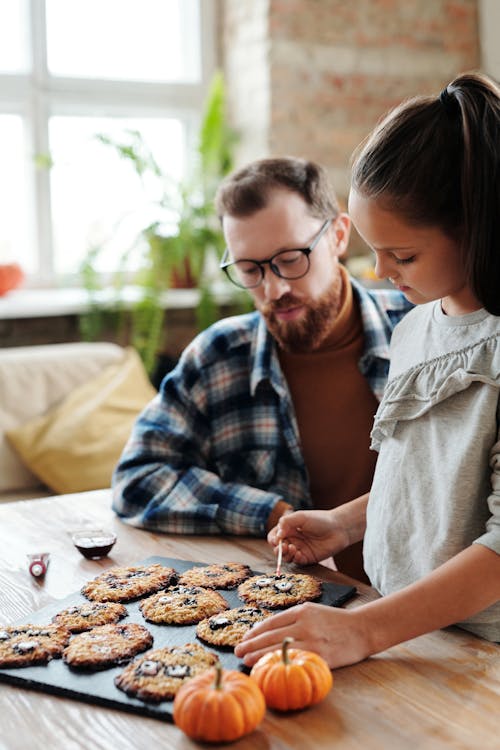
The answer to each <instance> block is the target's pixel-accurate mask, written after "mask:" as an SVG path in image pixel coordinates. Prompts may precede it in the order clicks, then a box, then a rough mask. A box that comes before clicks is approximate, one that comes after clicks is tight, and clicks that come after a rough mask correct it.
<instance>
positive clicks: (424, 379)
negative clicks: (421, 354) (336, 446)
mask: <svg viewBox="0 0 500 750" xmlns="http://www.w3.org/2000/svg"><path fill="white" fill-rule="evenodd" d="M485 373H486V374H485ZM475 382H481V383H485V384H486V385H489V386H492V387H494V388H496V389H497V390H500V334H495V335H493V336H490V337H488V338H484V339H481V340H480V341H478V342H476V343H474V344H473V345H471V346H469V347H465V348H463V349H460V350H457V351H454V352H451V353H448V354H445V355H443V356H439V357H436V358H434V359H430V360H428V361H425V362H422V363H420V364H418V365H415V366H414V367H411V368H410V369H409V370H406V371H405V372H403V373H401V374H400V375H398V376H397V377H395V378H394V379H392V380H390V381H389V382H388V383H387V386H386V388H385V391H384V396H383V399H382V401H381V403H380V405H379V408H378V410H377V413H376V415H375V421H374V425H373V429H372V433H371V447H372V449H373V450H379V448H380V445H381V443H382V441H383V440H384V439H385V438H388V437H391V436H392V434H393V433H394V430H395V428H396V425H397V423H398V422H404V421H410V420H412V419H417V418H419V417H421V416H423V415H424V414H426V412H428V411H429V410H430V409H432V407H433V406H435V405H436V404H439V403H440V402H442V401H444V400H445V399H448V398H450V397H451V396H453V395H454V394H456V393H459V392H461V391H465V390H466V389H467V388H469V386H470V385H471V384H472V383H475Z"/></svg>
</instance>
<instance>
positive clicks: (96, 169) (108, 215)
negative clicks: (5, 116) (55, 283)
mask: <svg viewBox="0 0 500 750" xmlns="http://www.w3.org/2000/svg"><path fill="white" fill-rule="evenodd" d="M127 130H136V131H139V132H140V133H141V135H142V138H143V141H144V143H145V144H147V147H148V148H149V149H150V150H151V152H152V154H153V156H154V158H155V160H156V162H157V163H158V165H159V166H160V168H161V171H162V173H163V174H164V175H167V176H168V178H169V179H170V180H171V179H173V180H175V181H178V180H179V179H180V178H181V176H182V175H183V174H184V161H183V155H184V153H185V143H184V138H185V133H184V127H183V125H182V123H181V122H180V121H179V120H170V119H158V120H156V119H155V120H145V119H118V118H116V119H104V118H102V119H98V118H90V117H89V118H84V117H53V118H52V119H51V120H50V126H49V134H50V145H51V156H52V159H53V163H54V166H53V168H52V171H51V188H52V215H53V226H54V246H55V271H56V273H61V274H71V273H75V272H77V271H78V268H79V266H80V264H81V262H82V260H83V259H84V258H85V256H86V254H87V252H88V251H89V249H90V248H91V247H99V248H101V250H100V252H99V256H98V260H97V262H96V269H97V270H99V271H104V272H105V271H113V270H116V268H117V266H118V264H119V260H120V258H121V256H122V255H123V253H124V252H125V251H126V250H127V249H128V248H130V247H131V246H132V245H133V244H134V240H135V239H136V237H137V234H138V232H139V231H140V230H141V229H143V228H145V227H146V226H148V225H149V224H151V223H153V222H154V221H160V222H166V223H168V222H170V225H171V224H172V214H171V213H168V212H167V211H165V210H161V208H160V207H159V206H158V201H159V200H160V198H161V196H162V194H163V191H164V190H165V187H166V185H167V184H170V182H169V179H161V178H158V177H155V176H154V175H153V174H151V173H149V174H148V173H146V174H144V175H143V177H142V179H141V178H140V177H139V176H138V174H137V172H136V171H135V169H134V167H133V165H132V164H131V163H130V161H129V160H127V159H124V158H121V157H120V156H119V154H118V152H117V150H116V149H115V148H114V147H112V146H109V145H105V144H103V143H101V142H100V141H99V140H98V139H97V138H96V135H97V134H103V135H106V136H109V137H111V138H112V139H113V140H115V141H119V142H120V143H124V142H128V141H129V140H130V138H129V136H128V135H127V132H126V131H127ZM129 266H130V267H132V268H133V267H136V266H137V258H134V257H131V258H130V264H129Z"/></svg>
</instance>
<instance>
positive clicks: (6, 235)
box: [0, 115, 35, 273]
mask: <svg viewBox="0 0 500 750" xmlns="http://www.w3.org/2000/svg"><path fill="white" fill-rule="evenodd" d="M0 132H1V133H2V138H1V140H0V163H1V165H2V169H0V205H1V206H2V220H1V221H0V263H11V262H14V261H15V262H18V263H19V264H20V265H21V266H22V268H23V270H24V271H26V272H28V273H31V272H33V271H34V270H35V247H34V242H33V236H32V232H31V226H32V225H31V222H30V219H29V217H31V216H33V212H32V210H31V205H30V201H29V188H28V179H27V167H28V160H27V153H26V147H25V133H24V127H23V120H22V118H21V117H17V116H15V115H0Z"/></svg>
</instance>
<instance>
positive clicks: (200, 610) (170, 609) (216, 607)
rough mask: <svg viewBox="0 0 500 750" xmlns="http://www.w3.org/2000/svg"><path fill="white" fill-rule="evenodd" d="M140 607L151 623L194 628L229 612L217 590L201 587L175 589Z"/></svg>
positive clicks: (153, 598) (175, 587) (153, 597)
mask: <svg viewBox="0 0 500 750" xmlns="http://www.w3.org/2000/svg"><path fill="white" fill-rule="evenodd" d="M139 608H140V610H141V612H142V614H143V616H144V618H145V619H146V620H148V621H149V622H155V623H163V624H169V625H174V624H175V625H190V624H192V623H195V622H199V621H200V620H203V619H204V618H205V617H209V616H210V615H213V614H215V613H216V612H222V610H224V609H229V604H228V603H227V602H226V600H225V599H224V597H223V596H222V595H221V594H219V593H218V592H217V591H212V590H211V589H205V588H202V587H201V586H172V587H171V588H169V589H166V590H165V591H159V592H158V593H157V594H153V596H148V598H147V599H144V600H143V601H142V602H141V603H140V604H139Z"/></svg>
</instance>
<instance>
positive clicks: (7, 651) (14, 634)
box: [0, 625, 71, 667]
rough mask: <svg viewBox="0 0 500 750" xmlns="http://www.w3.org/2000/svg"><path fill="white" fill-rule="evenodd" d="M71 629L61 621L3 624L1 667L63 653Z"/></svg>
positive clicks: (30, 663)
mask: <svg viewBox="0 0 500 750" xmlns="http://www.w3.org/2000/svg"><path fill="white" fill-rule="evenodd" d="M70 637H71V633H70V632H69V630H67V628H63V627H60V626H58V625H9V626H7V627H2V628H0V667H31V666H33V665H35V664H46V663H47V662H48V661H50V660H51V659H57V658H59V657H60V656H61V654H62V652H63V649H64V647H65V646H66V644H67V643H68V642H69V639H70Z"/></svg>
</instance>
